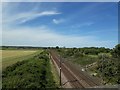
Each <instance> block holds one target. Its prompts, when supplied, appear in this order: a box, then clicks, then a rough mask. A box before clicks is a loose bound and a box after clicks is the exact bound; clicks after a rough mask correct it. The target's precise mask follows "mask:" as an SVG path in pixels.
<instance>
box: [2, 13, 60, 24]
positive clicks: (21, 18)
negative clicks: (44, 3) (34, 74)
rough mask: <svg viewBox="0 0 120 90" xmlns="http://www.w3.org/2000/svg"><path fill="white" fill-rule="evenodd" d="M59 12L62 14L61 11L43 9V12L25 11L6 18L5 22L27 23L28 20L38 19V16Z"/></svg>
mask: <svg viewBox="0 0 120 90" xmlns="http://www.w3.org/2000/svg"><path fill="white" fill-rule="evenodd" d="M57 14H61V13H60V12H56V11H43V12H40V13H38V12H26V13H25V12H24V13H21V14H18V15H15V16H13V17H11V18H9V19H7V20H6V19H4V20H3V22H5V23H6V22H15V21H17V22H19V23H25V22H27V21H30V20H33V19H36V18H38V17H42V16H51V15H57Z"/></svg>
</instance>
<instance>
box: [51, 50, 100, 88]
mask: <svg viewBox="0 0 120 90" xmlns="http://www.w3.org/2000/svg"><path fill="white" fill-rule="evenodd" d="M50 56H51V58H52V60H54V61H55V62H56V64H57V66H58V67H59V66H60V58H59V57H58V55H57V54H56V53H55V52H54V51H50ZM61 69H62V73H63V74H64V75H65V77H66V78H67V80H69V81H70V82H69V83H70V84H71V86H72V87H73V88H88V87H95V86H99V85H100V84H99V83H98V82H95V81H94V80H93V79H91V78H90V77H89V76H87V75H84V74H83V72H82V71H81V72H80V71H77V70H75V68H74V67H72V66H71V65H69V64H68V63H67V62H64V63H61Z"/></svg>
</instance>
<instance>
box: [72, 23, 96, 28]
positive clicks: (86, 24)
mask: <svg viewBox="0 0 120 90" xmlns="http://www.w3.org/2000/svg"><path fill="white" fill-rule="evenodd" d="M93 24H94V23H93V22H84V23H80V24H75V25H72V26H71V27H72V28H81V27H86V26H91V25H93Z"/></svg>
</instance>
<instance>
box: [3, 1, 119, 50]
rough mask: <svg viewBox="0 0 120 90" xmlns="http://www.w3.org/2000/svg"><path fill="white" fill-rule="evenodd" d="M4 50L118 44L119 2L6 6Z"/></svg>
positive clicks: (36, 3)
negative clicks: (9, 47)
mask: <svg viewBox="0 0 120 90" xmlns="http://www.w3.org/2000/svg"><path fill="white" fill-rule="evenodd" d="M2 16H3V17H2V27H3V28H2V29H3V30H2V46H33V47H56V46H59V47H64V46H65V47H68V48H74V47H76V48H82V47H105V48H114V47H115V46H116V45H117V44H118V2H76V3H75V2H71V3H69V2H14V3H13V2H11V3H10V2H3V3H2Z"/></svg>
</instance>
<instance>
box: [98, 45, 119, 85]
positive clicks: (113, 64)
mask: <svg viewBox="0 0 120 90" xmlns="http://www.w3.org/2000/svg"><path fill="white" fill-rule="evenodd" d="M111 53H112V57H109V56H108V55H106V54H100V55H99V61H98V67H97V70H98V73H99V76H101V77H102V78H103V80H104V81H105V83H104V84H106V83H111V84H120V44H118V45H116V46H115V48H114V49H113V50H112V51H111Z"/></svg>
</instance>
